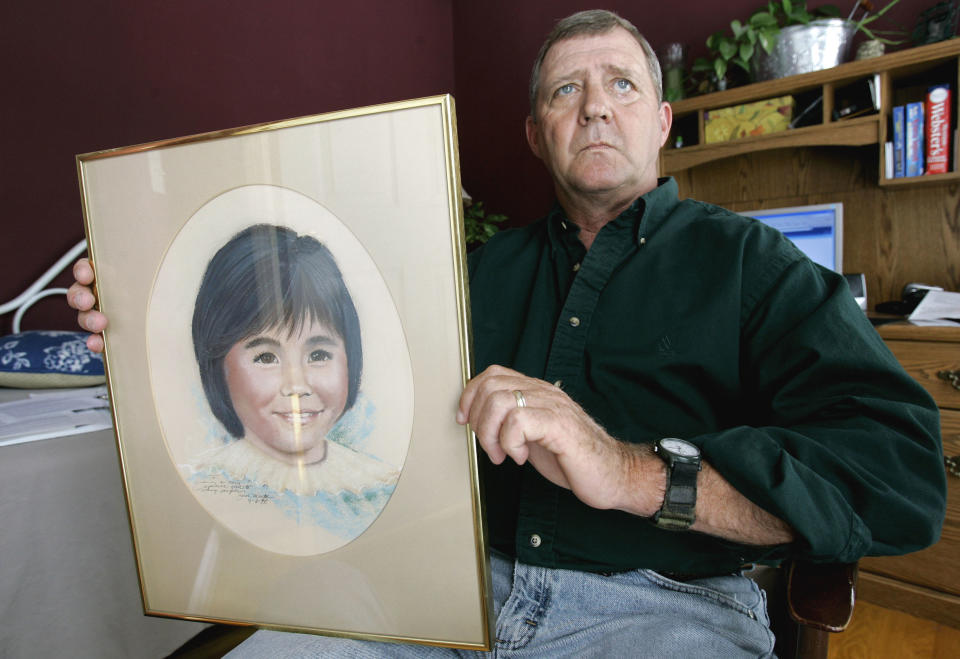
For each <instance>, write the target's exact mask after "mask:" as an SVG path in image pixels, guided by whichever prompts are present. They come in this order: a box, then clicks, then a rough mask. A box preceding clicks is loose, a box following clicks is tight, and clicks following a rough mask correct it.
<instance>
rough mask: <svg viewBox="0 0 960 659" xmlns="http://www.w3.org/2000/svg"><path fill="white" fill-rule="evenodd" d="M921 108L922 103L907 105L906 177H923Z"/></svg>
mask: <svg viewBox="0 0 960 659" xmlns="http://www.w3.org/2000/svg"><path fill="white" fill-rule="evenodd" d="M923 106H924V104H923V102H922V101H916V102H913V103H907V109H906V134H905V136H904V153H905V154H906V159H905V160H906V164H905V170H906V172H905V173H906V175H907V176H921V175H923V157H924V152H925V151H926V148H925V142H924V131H923V126H924V121H923V113H924V107H923Z"/></svg>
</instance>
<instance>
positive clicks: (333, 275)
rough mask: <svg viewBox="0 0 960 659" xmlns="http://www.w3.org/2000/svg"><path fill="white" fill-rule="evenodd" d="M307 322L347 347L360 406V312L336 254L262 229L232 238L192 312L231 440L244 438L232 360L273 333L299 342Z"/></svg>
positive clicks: (200, 360)
mask: <svg viewBox="0 0 960 659" xmlns="http://www.w3.org/2000/svg"><path fill="white" fill-rule="evenodd" d="M309 322H319V323H322V324H324V325H326V326H327V327H329V328H330V329H332V330H335V331H336V332H337V333H338V334H339V335H340V338H342V339H343V344H344V349H345V351H346V355H347V380H348V383H349V390H348V393H347V404H346V406H345V407H344V411H346V410H348V409H350V407H351V406H352V405H353V404H354V402H355V401H356V399H357V390H358V388H359V386H360V373H361V371H362V370H363V351H362V348H361V345H360V321H359V319H358V318H357V310H356V308H355V307H354V305H353V300H352V299H351V298H350V293H349V292H348V291H347V287H346V284H344V282H343V275H342V274H341V273H340V269H339V268H338V267H337V263H336V261H335V260H334V258H333V255H332V254H331V253H330V250H328V249H327V248H326V247H324V246H323V244H321V243H320V242H319V241H317V240H316V239H315V238H312V237H310V236H306V235H304V236H300V235H297V233H296V232H294V231H292V230H290V229H287V228H285V227H280V226H274V225H271V224H257V225H254V226H251V227H249V228H247V229H244V230H243V231H241V232H240V233H238V234H237V235H235V236H234V237H233V238H231V239H230V240H229V242H227V244H226V245H224V246H223V247H221V248H220V250H219V251H217V253H216V254H215V255H214V257H213V258H212V259H211V260H210V263H209V264H208V265H207V270H206V272H205V273H204V275H203V281H202V282H201V283H200V292H199V293H197V301H196V304H195V305H194V308H193V349H194V353H195V355H196V357H197V364H198V365H199V367H200V381H201V382H202V384H203V391H204V393H205V394H206V396H207V402H208V403H209V404H210V410H211V411H212V412H213V414H214V416H215V417H217V419H218V420H219V421H220V422H221V423H222V424H223V426H224V427H225V428H226V429H227V432H229V433H230V434H231V435H233V436H234V437H238V438H239V437H243V435H244V430H243V424H242V423H241V422H240V418H239V417H238V416H237V413H236V411H235V410H234V408H233V402H232V401H231V399H230V392H229V390H228V388H227V379H226V372H225V370H224V367H223V360H224V358H225V357H226V356H227V353H228V352H229V351H230V349H231V348H232V347H233V346H234V345H235V344H236V343H238V342H239V341H241V340H243V339H246V338H248V337H251V336H254V335H256V334H260V333H261V332H264V331H266V330H269V329H271V328H274V327H282V328H285V329H287V331H289V332H290V333H291V334H295V333H297V332H298V331H299V330H300V328H301V327H302V326H303V325H304V324H305V323H309Z"/></svg>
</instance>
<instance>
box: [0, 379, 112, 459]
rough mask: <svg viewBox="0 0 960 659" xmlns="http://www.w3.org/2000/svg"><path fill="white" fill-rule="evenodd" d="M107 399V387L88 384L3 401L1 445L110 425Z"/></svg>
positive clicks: (89, 430) (0, 416)
mask: <svg viewBox="0 0 960 659" xmlns="http://www.w3.org/2000/svg"><path fill="white" fill-rule="evenodd" d="M107 400H108V397H107V388H106V387H87V388H84V389H71V390H66V391H58V392H53V393H34V394H31V395H30V397H29V398H25V399H22V400H15V401H11V402H8V403H0V446H7V445H9V444H21V443H23V442H32V441H36V440H38V439H49V438H51V437H63V436H64V435H78V434H80V433H85V432H91V431H93V430H102V429H104V428H109V427H111V426H112V425H113V423H112V420H111V417H110V405H109V404H108V402H107Z"/></svg>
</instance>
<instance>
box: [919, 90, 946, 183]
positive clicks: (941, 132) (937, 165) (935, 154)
mask: <svg viewBox="0 0 960 659" xmlns="http://www.w3.org/2000/svg"><path fill="white" fill-rule="evenodd" d="M950 96H951V94H950V85H935V86H933V87H931V88H930V89H929V90H928V91H927V98H926V107H925V110H926V113H925V114H926V117H925V118H926V125H927V131H926V159H927V174H945V173H947V172H948V171H949V166H950V162H949V161H950V137H951V134H952V133H951V129H950V123H951V122H950Z"/></svg>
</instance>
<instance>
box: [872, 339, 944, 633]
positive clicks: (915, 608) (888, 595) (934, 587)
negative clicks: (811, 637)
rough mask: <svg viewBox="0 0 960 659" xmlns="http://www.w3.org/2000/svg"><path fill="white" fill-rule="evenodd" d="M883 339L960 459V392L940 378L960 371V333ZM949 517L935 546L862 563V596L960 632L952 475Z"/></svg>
mask: <svg viewBox="0 0 960 659" xmlns="http://www.w3.org/2000/svg"><path fill="white" fill-rule="evenodd" d="M877 330H878V332H879V333H880V336H882V337H883V339H884V341H886V343H887V345H888V346H890V349H891V350H892V351H893V354H894V355H896V356H897V359H899V360H900V363H901V364H903V366H904V368H905V369H906V370H907V372H908V373H910V375H912V376H913V377H914V378H916V379H917V381H918V382H920V384H922V385H923V386H924V388H926V390H927V391H929V392H930V394H931V395H932V396H933V398H934V400H936V401H937V405H938V406H939V407H940V419H941V421H940V423H941V435H942V437H943V448H944V453H945V454H946V455H960V390H957V389H955V388H954V387H953V385H951V383H950V382H948V381H947V380H944V379H942V378H940V377H938V375H937V373H938V372H940V371H945V370H951V371H956V370H960V328H956V327H917V326H912V325H906V324H899V323H898V324H888V325H881V326H880V327H878V328H877ZM947 487H948V494H947V518H946V521H945V522H944V525H943V533H942V535H941V538H940V542H938V543H937V544H936V545H934V546H933V547H930V548H929V549H925V550H923V551H919V552H916V553H913V554H908V555H906V556H895V557H883V558H865V559H863V560H861V561H860V584H859V588H858V597H860V598H861V599H863V600H866V601H868V602H873V603H875V604H879V605H881V606H884V607H887V608H892V609H899V610H901V611H905V612H907V613H910V614H912V615H915V616H918V617H921V618H927V619H930V620H935V621H937V622H940V623H943V624H946V625H950V626H953V627H960V478H957V477H956V476H952V475H950V474H947Z"/></svg>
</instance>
